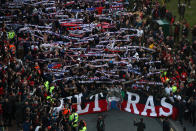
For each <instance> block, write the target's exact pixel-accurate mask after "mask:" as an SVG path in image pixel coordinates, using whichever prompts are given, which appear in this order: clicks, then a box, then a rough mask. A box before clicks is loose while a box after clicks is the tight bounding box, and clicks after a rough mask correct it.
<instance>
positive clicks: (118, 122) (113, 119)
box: [79, 110, 196, 131]
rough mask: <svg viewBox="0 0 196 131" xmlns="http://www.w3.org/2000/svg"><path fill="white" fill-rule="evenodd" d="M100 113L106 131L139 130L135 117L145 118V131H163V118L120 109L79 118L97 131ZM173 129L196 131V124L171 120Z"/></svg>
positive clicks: (176, 130)
mask: <svg viewBox="0 0 196 131" xmlns="http://www.w3.org/2000/svg"><path fill="white" fill-rule="evenodd" d="M99 115H103V116H104V117H105V131H137V128H136V126H134V125H133V121H134V119H136V118H137V119H140V118H143V119H144V123H145V124H146V129H145V131H162V130H163V129H162V120H161V119H159V118H152V117H144V116H140V115H134V114H132V113H129V112H123V111H118V110H111V111H108V112H103V113H97V114H87V115H81V116H80V117H79V118H80V119H82V120H85V121H86V122H87V130H88V131H96V122H97V118H98V116H99ZM169 123H170V127H171V130H170V131H183V127H186V131H196V126H195V127H193V126H192V125H191V124H190V122H187V121H184V125H181V124H180V122H179V121H174V120H171V119H170V120H169Z"/></svg>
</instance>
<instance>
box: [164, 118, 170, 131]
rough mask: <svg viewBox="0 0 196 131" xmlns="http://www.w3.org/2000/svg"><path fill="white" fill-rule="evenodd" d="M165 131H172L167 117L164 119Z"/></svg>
mask: <svg viewBox="0 0 196 131" xmlns="http://www.w3.org/2000/svg"><path fill="white" fill-rule="evenodd" d="M163 131H170V126H169V121H168V118H167V117H166V118H165V119H164V120H163Z"/></svg>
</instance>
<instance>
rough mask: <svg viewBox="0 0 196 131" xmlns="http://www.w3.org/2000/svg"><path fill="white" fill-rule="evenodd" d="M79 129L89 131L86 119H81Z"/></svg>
mask: <svg viewBox="0 0 196 131" xmlns="http://www.w3.org/2000/svg"><path fill="white" fill-rule="evenodd" d="M78 131H87V128H86V122H85V121H84V120H81V121H80V123H79V130H78Z"/></svg>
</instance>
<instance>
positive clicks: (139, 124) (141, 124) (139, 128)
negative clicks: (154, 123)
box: [134, 118, 146, 131]
mask: <svg viewBox="0 0 196 131" xmlns="http://www.w3.org/2000/svg"><path fill="white" fill-rule="evenodd" d="M134 126H137V131H144V129H145V128H146V125H145V123H144V122H143V118H141V119H140V121H139V122H138V120H137V119H135V120H134Z"/></svg>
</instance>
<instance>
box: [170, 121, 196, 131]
mask: <svg viewBox="0 0 196 131" xmlns="http://www.w3.org/2000/svg"><path fill="white" fill-rule="evenodd" d="M169 122H170V125H171V127H172V128H173V129H174V131H183V128H184V127H185V128H186V131H196V126H192V124H191V123H190V122H188V121H183V125H181V124H180V122H179V121H174V120H171V119H170V120H169Z"/></svg>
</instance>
